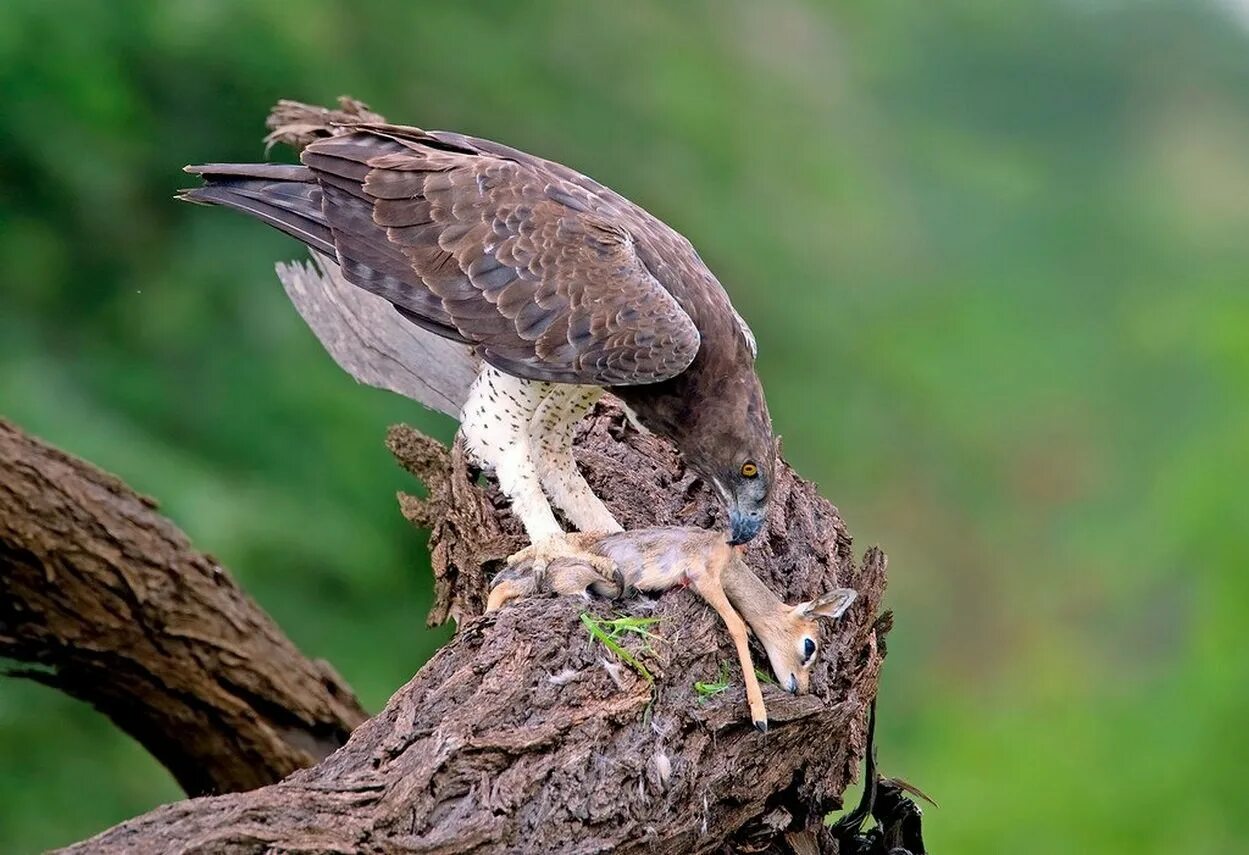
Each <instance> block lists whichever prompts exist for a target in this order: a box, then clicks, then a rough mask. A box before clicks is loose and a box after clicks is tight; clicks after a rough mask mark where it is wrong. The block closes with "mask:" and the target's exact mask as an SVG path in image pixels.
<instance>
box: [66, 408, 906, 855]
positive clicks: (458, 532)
mask: <svg viewBox="0 0 1249 855" xmlns="http://www.w3.org/2000/svg"><path fill="white" fill-rule="evenodd" d="M389 442H390V446H391V448H392V450H393V451H394V452H395V453H396V455H397V456H398V457H399V459H400V461H401V462H402V463H403V464H404V465H405V466H406V467H407V468H408V469H409V470H410V471H412V472H414V473H415V474H417V475H418V476H419V477H420V478H421V479H422V480H424V481H425V483H426V484H427V486H428V487H429V490H430V495H429V498H428V499H426V500H417V499H413V498H412V497H406V496H401V497H400V498H401V504H402V507H403V509H404V512H405V514H407V515H408V517H409V518H410V519H412V520H413V521H414V522H416V523H418V524H419V525H421V526H427V527H429V528H431V531H432V534H431V549H432V552H433V558H434V566H435V574H436V581H437V586H438V590H437V602H436V605H435V609H434V613H433V615H432V617H433V618H435V619H437V618H441V617H443V616H445V615H448V614H450V615H455V616H456V617H457V620H459V621H461V624H460V630H459V633H458V634H457V636H456V637H455V638H454V639H453V640H452V641H451V642H450V643H449V644H448V645H447V646H446V647H444V648H443V649H442V650H441V651H439V653H438V654H437V655H436V656H434V658H433V659H432V660H430V662H429V663H427V664H426V666H425V667H424V668H422V669H421V671H420V673H418V674H417V675H416V677H414V678H413V680H412V681H411V682H409V683H408V684H407V685H406V686H404V687H403V688H402V689H400V690H399V691H398V692H397V693H396V694H395V696H394V697H393V698H392V699H391V701H390V703H389V704H387V706H386V709H385V710H383V712H382V713H381V714H379V715H378V716H377V717H376V718H374V719H372V720H370V721H368V722H366V723H365V724H363V725H362V726H361V727H359V728H358V729H357V730H356V731H355V733H354V734H353V735H352V737H351V739H350V740H349V741H348V743H347V745H346V746H345V747H343V748H342V749H341V750H339V751H337V752H336V753H334V754H333V755H331V756H330V757H328V758H327V759H326V760H324V761H323V762H321V763H320V764H319V765H317V766H316V767H315V768H312V769H307V770H304V771H300V772H297V773H295V774H294V775H291V776H290V777H289V778H287V779H286V780H284V781H282V782H281V783H278V784H275V785H272V786H268V787H264V788H262V789H259V790H256V791H254V792H251V793H245V794H235V795H228V796H220V797H216V798H205V799H194V800H191V801H187V802H183V803H180V804H176V805H170V806H166V807H163V808H159V809H157V810H156V811H153V812H152V813H149V814H147V815H145V816H142V817H139V818H137V819H135V820H132V821H131V822H128V823H124V824H122V825H120V826H118V827H116V828H114V829H112V830H110V831H107V832H105V833H103V834H101V835H98V836H97V837H95V838H92V839H91V840H89V841H86V842H84V843H83V844H80V845H79V846H78V847H75V848H73V849H72V850H71V851H81V852H92V853H100V852H131V851H202V852H222V851H229V852H257V853H260V852H266V851H273V850H277V851H293V850H299V851H326V852H359V851H378V852H382V851H400V850H401V851H411V852H429V853H436V852H445V853H451V852H464V851H473V852H483V853H484V852H499V853H502V852H516V851H561V852H563V851H577V852H597V851H609V850H612V851H621V852H639V851H643V850H645V851H647V852H654V853H666V852H672V853H678V852H679V853H686V852H701V851H713V850H716V849H719V848H721V847H723V846H724V845H725V844H729V845H731V846H733V847H735V848H737V849H739V850H740V851H791V850H792V851H816V850H815V849H814V848H813V847H816V846H819V847H821V848H822V849H825V850H826V849H831V846H832V844H831V840H830V839H829V838H828V836H827V835H828V834H829V832H828V831H827V830H826V829H825V828H824V825H823V822H822V819H823V816H824V815H825V814H826V813H827V812H828V811H829V810H832V809H835V808H838V807H840V806H841V793H842V792H843V791H844V789H845V787H846V786H847V784H848V783H849V782H850V780H851V778H852V776H853V774H854V770H855V769H856V768H857V765H858V762H859V760H860V758H861V757H862V755H863V751H864V747H865V740H866V711H867V705H868V703H869V702H870V700H871V698H872V697H873V696H874V695H875V691H876V681H877V676H878V672H879V668H880V664H881V657H882V651H881V646H880V644H879V638H878V636H879V635H880V634H881V633H882V632H883V628H884V626H885V624H884V623H882V622H878V620H877V611H878V608H879V605H880V600H881V596H882V593H883V587H884V582H885V558H884V555H883V554H882V553H881V552H880V551H879V550H875V549H872V550H868V552H867V554H866V555H865V557H864V559H863V561H862V563H858V564H856V563H855V561H854V560H853V556H852V552H851V543H850V538H849V536H848V535H847V534H846V531H845V528H844V526H843V525H842V522H841V520H840V518H839V517H838V515H837V512H836V509H835V508H833V507H832V506H831V505H830V504H829V503H828V502H826V501H825V500H824V499H822V498H820V497H819V496H818V494H817V493H816V491H815V489H814V487H813V486H812V485H811V484H809V483H808V482H805V481H803V480H801V479H800V478H798V477H797V476H795V475H794V474H793V473H792V471H791V470H790V469H789V468H788V467H787V466H784V465H782V466H781V467H780V468H779V472H778V476H777V481H776V486H775V493H774V497H773V507H772V512H771V515H770V518H769V528H768V530H767V531H766V532H765V533H763V534H762V535H761V536H760V537H758V538H756V540H755V541H753V542H752V544H753V545H752V547H751V549H750V552H749V553H748V556H747V558H748V561H749V563H750V564H751V566H752V567H753V568H755V570H756V571H757V572H758V574H759V576H760V578H761V579H763V580H764V581H765V582H766V583H767V584H769V585H770V586H771V587H772V588H773V589H774V590H776V591H777V592H778V593H779V594H781V595H782V596H783V597H786V598H787V599H789V600H791V601H798V600H800V599H807V598H809V597H810V596H811V595H812V594H814V593H818V592H820V591H823V590H825V589H828V588H832V587H838V586H844V587H852V588H855V589H856V590H857V591H858V592H859V598H858V600H857V601H856V603H855V605H854V606H853V607H852V608H851V610H850V611H849V612H848V613H847V615H846V616H845V617H844V618H843V619H842V620H841V621H839V622H837V624H836V625H835V626H834V627H833V628H832V629H830V630H825V634H826V636H829V637H826V638H825V639H824V643H823V644H822V645H821V651H822V653H821V656H820V660H819V662H818V663H817V665H816V666H815V668H814V670H813V673H812V692H811V694H809V695H805V696H798V697H794V696H790V695H788V694H786V693H784V692H782V691H780V690H779V689H778V688H777V687H775V686H766V687H765V697H766V701H767V704H768V711H769V716H770V720H771V724H772V727H771V729H770V731H769V732H768V734H766V735H760V734H758V733H757V732H756V731H755V730H754V729H753V727H752V726H751V723H750V721H749V720H748V716H747V715H746V707H745V700H744V693H743V691H742V690H741V681H740V678H736V679H733V680H732V686H731V687H730V688H729V689H728V690H727V691H724V692H722V693H720V694H717V695H715V696H714V697H711V698H709V699H704V700H700V695H699V693H698V692H697V691H695V689H694V684H695V682H697V681H713V680H715V679H716V678H717V677H718V676H719V675H720V674H721V669H722V665H723V664H724V663H732V662H733V661H734V657H733V653H732V650H731V646H730V642H729V639H728V638H727V635H726V634H725V633H724V631H723V628H722V626H721V625H720V624H719V621H718V620H717V618H716V617H715V615H714V614H713V613H712V611H711V610H710V609H708V608H707V607H706V605H705V604H704V603H703V602H702V601H701V600H699V599H698V598H697V597H695V596H694V595H693V594H692V593H691V592H689V591H680V590H678V591H672V592H669V593H667V594H665V595H663V596H662V597H659V598H658V599H656V600H648V599H636V600H629V601H624V602H620V603H604V602H599V603H592V604H589V605H588V606H587V605H586V604H584V603H582V602H580V601H577V600H574V599H571V598H550V597H547V598H535V599H531V600H525V601H520V602H518V603H516V604H514V605H511V606H509V607H507V608H505V609H503V610H501V611H500V612H497V613H492V614H490V615H486V616H484V617H479V616H478V615H479V614H480V611H481V608H482V604H483V599H484V591H485V587H486V583H485V578H486V577H485V573H484V572H483V568H484V569H485V570H489V569H491V568H493V567H495V566H497V565H498V564H499V562H501V560H502V558H503V556H505V555H506V554H507V553H508V552H509V551H510V550H511V549H513V548H515V547H516V546H517V545H519V543H520V540H519V531H518V529H517V527H516V524H515V522H514V520H513V519H512V517H511V514H510V512H508V511H507V510H506V507H505V502H504V501H503V500H502V498H501V497H500V495H499V494H498V492H497V490H496V489H495V488H494V486H493V485H486V486H480V485H479V484H478V481H477V478H476V477H475V473H473V472H471V471H469V470H468V469H467V467H466V466H465V465H464V462H463V459H462V457H461V456H460V455H458V453H455V451H454V450H453V451H452V453H448V452H447V451H446V450H445V449H442V448H441V447H440V446H438V444H437V443H434V442H432V441H431V440H429V439H427V438H425V437H422V436H421V435H419V434H417V433H416V432H415V431H412V430H410V429H406V428H405V429H394V430H392V432H391V435H390V438H389ZM577 453H578V458H579V461H580V463H581V465H582V467H583V470H584V471H585V474H586V476H587V478H588V479H589V480H590V482H591V484H592V485H593V487H594V489H595V491H596V492H597V493H598V494H599V495H600V496H602V497H603V498H604V500H605V501H606V503H607V505H608V507H609V508H610V509H611V510H612V512H613V513H614V514H615V515H616V516H617V519H620V520H621V521H622V523H624V524H625V525H626V527H637V526H641V525H655V524H685V525H705V524H712V523H714V522H715V521H716V520H715V517H716V514H717V513H718V511H717V510H716V503H715V502H714V500H713V498H712V496H711V494H710V492H709V491H708V490H707V489H706V487H705V486H704V485H702V484H701V482H699V481H698V479H697V478H696V477H695V476H694V475H693V474H692V473H690V472H688V471H686V470H685V469H684V466H683V464H682V463H681V460H680V458H679V456H678V455H677V454H676V453H675V451H674V450H673V449H672V448H671V447H670V446H668V445H667V444H666V443H664V442H663V441H661V440H659V439H656V438H655V437H652V436H649V435H642V434H638V433H637V432H636V431H634V430H633V429H632V428H630V427H627V426H626V424H625V420H624V418H623V414H622V413H621V412H620V410H619V409H618V408H616V407H615V406H614V405H612V404H611V403H606V404H601V405H600V406H599V408H598V409H597V410H596V412H595V413H594V414H592V415H591V417H590V418H588V419H587V420H586V422H585V423H584V424H583V425H582V426H581V428H580V429H579V433H578V437H577ZM587 608H588V609H589V610H590V611H592V612H594V613H599V614H604V615H610V614H612V613H615V612H623V613H625V614H631V615H642V614H645V615H647V616H651V617H657V618H659V622H658V624H656V625H654V626H652V627H651V629H652V630H653V631H654V632H655V633H656V634H657V635H658V636H659V637H660V638H659V639H655V640H651V641H650V642H649V643H643V642H644V640H643V639H634V640H631V641H626V642H625V644H626V646H628V647H629V648H630V650H631V651H632V653H633V655H634V656H635V657H639V658H641V659H642V660H643V661H644V662H645V664H646V667H647V669H648V670H649V671H650V672H651V673H653V674H655V682H654V684H653V685H652V684H651V683H649V682H648V681H647V680H645V679H644V678H643V677H642V676H640V675H639V673H637V672H635V671H633V670H631V669H630V668H628V667H627V666H622V665H621V663H619V662H618V661H617V660H616V659H615V657H614V655H613V654H612V653H611V652H610V651H608V650H607V649H606V648H604V647H602V646H600V645H598V644H597V643H595V642H593V641H592V640H591V639H590V638H589V637H588V636H587V634H586V632H585V629H584V627H583V626H582V624H581V621H580V615H581V614H582V612H583V611H584V610H586V609H587ZM759 661H760V662H762V661H763V660H762V659H759ZM728 673H730V674H732V673H733V671H732V669H730V670H729V672H728Z"/></svg>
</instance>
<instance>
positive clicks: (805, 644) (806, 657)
mask: <svg viewBox="0 0 1249 855" xmlns="http://www.w3.org/2000/svg"><path fill="white" fill-rule="evenodd" d="M814 656H815V639H813V638H804V639H803V640H802V661H803V662H810V661H811V660H812V658H814Z"/></svg>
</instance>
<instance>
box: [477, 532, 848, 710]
mask: <svg viewBox="0 0 1249 855" xmlns="http://www.w3.org/2000/svg"><path fill="white" fill-rule="evenodd" d="M574 536H576V537H579V538H581V539H582V543H581V544H580V545H581V546H583V547H584V548H585V549H586V550H587V551H589V552H590V553H593V554H596V555H600V556H602V557H604V558H606V559H609V560H610V561H612V562H613V563H614V564H615V566H616V578H613V579H608V578H606V577H604V576H603V575H601V574H600V573H599V572H598V571H597V570H595V569H594V568H593V567H590V566H589V565H587V564H584V563H581V562H578V561H576V560H575V559H570V560H563V559H560V560H556V561H554V562H552V563H551V564H550V565H548V566H547V567H546V568H545V570H544V571H542V572H540V573H534V572H532V570H533V568H532V566H531V565H527V564H525V563H520V564H516V565H513V566H510V567H508V568H506V569H505V570H503V571H501V572H500V573H499V575H498V576H496V577H495V579H494V582H493V583H492V588H491V591H490V598H489V600H488V602H487V604H486V611H488V612H489V611H494V610H495V609H497V608H499V607H500V606H502V605H503V604H504V603H506V602H507V601H508V600H511V599H514V598H516V597H523V596H528V595H530V594H533V593H535V592H537V591H553V592H555V593H557V594H580V595H583V596H589V595H590V594H592V593H593V594H597V595H599V596H608V597H613V596H621V595H623V594H624V593H626V592H627V590H628V589H636V590H639V591H647V592H658V591H665V590H667V589H669V588H673V587H677V586H682V587H684V586H688V587H691V588H693V589H694V591H695V592H697V593H698V595H699V596H700V597H702V598H703V599H704V600H706V601H707V603H708V604H709V605H710V606H711V607H712V608H713V609H715V610H716V613H717V614H719V615H720V618H721V619H722V620H723V621H724V625H725V627H727V628H728V631H729V636H730V637H731V638H732V639H733V645H734V646H735V647H736V649H737V658H738V661H739V662H740V663H741V667H742V676H743V679H744V680H745V683H746V698H747V700H748V701H749V703H750V714H751V719H752V721H754V724H755V727H756V728H758V729H759V730H760V731H761V732H767V729H768V714H767V710H766V709H765V707H764V705H763V692H762V691H761V690H760V689H759V680H758V678H757V677H756V676H755V668H754V662H753V661H752V660H751V658H750V649H749V647H748V645H747V630H748V629H749V630H751V631H753V632H754V634H755V635H756V636H757V637H758V638H759V640H760V641H761V642H762V643H763V648H764V650H766V651H767V654H768V661H769V662H770V663H771V665H772V673H774V674H775V675H776V679H777V681H778V682H779V683H780V685H781V686H782V687H783V688H785V689H787V690H788V691H790V692H792V693H795V694H796V693H800V692H805V691H806V690H807V687H808V685H809V683H810V679H811V666H812V664H814V662H815V657H816V653H817V652H818V651H819V628H818V625H817V620H819V619H821V618H824V619H829V620H832V619H835V618H838V617H840V616H841V615H842V614H843V613H844V612H845V610H846V609H847V608H848V607H849V606H850V604H851V603H853V602H854V598H855V592H854V591H853V590H850V589H849V588H835V589H833V590H831V591H828V592H827V593H824V594H822V595H820V596H819V597H816V598H815V599H814V600H808V601H807V602H805V603H799V604H798V605H796V606H790V605H786V604H785V603H784V602H782V601H781V599H780V598H779V597H777V596H776V594H774V593H772V591H771V589H769V588H768V586H767V585H765V584H763V583H762V582H761V581H759V577H758V576H756V575H755V574H754V573H753V572H752V571H751V569H750V568H749V567H747V566H746V563H745V562H744V561H743V560H742V557H741V555H740V554H739V553H738V551H737V550H736V549H734V548H733V547H732V546H730V545H729V544H728V543H727V542H726V541H725V539H724V535H723V534H722V533H719V532H714V531H707V530H705V529H698V528H649V529H639V530H636V531H622V532H616V533H614V534H608V535H601V536H596V535H584V534H583V535H574Z"/></svg>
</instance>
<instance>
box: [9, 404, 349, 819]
mask: <svg viewBox="0 0 1249 855" xmlns="http://www.w3.org/2000/svg"><path fill="white" fill-rule="evenodd" d="M0 657H4V658H7V659H11V660H15V661H17V662H20V663H27V664H28V665H29V666H32V667H25V668H21V669H19V670H16V671H13V672H11V673H15V674H18V675H20V676H24V677H29V678H31V679H34V680H38V681H39V682H42V683H46V684H47V685H50V686H55V687H56V688H59V689H61V690H63V691H65V692H67V693H68V694H70V695H72V696H74V697H76V698H79V699H81V700H84V701H86V702H87V703H89V704H91V705H93V706H94V707H96V708H97V709H99V710H100V711H101V712H103V713H104V714H105V715H107V716H109V718H111V719H112V720H113V721H114V722H115V723H116V724H117V725H118V726H119V727H121V728H122V729H123V730H124V731H126V732H127V733H129V734H130V735H131V736H133V737H134V738H135V739H136V740H138V741H139V742H140V743H141V744H143V745H144V746H145V747H146V748H147V749H148V750H149V751H151V753H152V754H153V755H155V756H156V758H157V759H158V760H160V762H161V763H163V764H164V765H165V766H166V767H167V768H168V769H169V771H170V772H171V773H173V775H174V777H175V778H176V779H177V780H178V783H179V784H181V785H182V787H183V789H185V790H186V791H187V793H189V794H192V795H198V794H205V793H222V792H233V791H239V790H250V789H254V788H256V787H260V786H263V785H265V784H270V783H273V782H275V781H278V780H281V779H282V778H284V777H286V776H287V775H289V774H290V773H291V772H293V771H295V770H296V769H301V768H304V767H306V766H310V765H312V764H313V763H315V762H316V761H318V760H320V759H321V758H323V757H325V756H326V755H328V754H329V753H330V752H332V751H334V750H335V749H337V748H338V747H339V746H341V745H342V744H343V743H344V742H345V741H346V739H347V736H348V734H350V732H351V730H352V729H353V728H354V727H355V726H356V725H357V724H359V723H360V722H361V721H363V720H364V718H365V715H364V712H363V710H362V709H361V708H360V705H359V703H358V702H357V701H356V699H355V697H354V696H353V695H352V693H351V690H350V689H349V688H348V687H347V686H346V685H345V684H344V683H343V681H342V680H341V679H340V678H339V677H338V676H337V675H336V674H335V673H334V671H333V670H332V669H331V668H330V667H329V666H328V665H327V664H326V663H324V662H313V661H310V660H308V659H306V658H305V657H304V656H302V655H301V654H300V653H299V651H298V650H297V649H296V648H295V646H294V645H293V644H291V642H290V641H289V640H288V639H287V638H286V637H285V636H284V635H283V634H282V632H281V631H280V630H279V629H278V628H277V626H275V625H274V623H273V622H272V620H270V619H269V617H268V616H267V615H265V614H264V612H262V611H261V610H260V609H259V608H258V607H257V606H256V604H255V603H254V602H252V601H251V600H250V599H249V598H248V597H247V595H246V594H244V593H243V592H242V591H241V590H240V589H239V588H238V586H237V585H236V584H235V583H234V581H233V580H232V579H231V578H230V575H229V574H228V573H227V572H226V570H225V569H224V568H223V567H221V565H220V564H218V563H217V562H216V561H215V560H214V559H213V558H212V557H211V556H208V555H204V554H203V553H200V552H196V551H195V550H194V549H192V548H191V546H190V544H189V543H188V542H187V539H186V537H185V535H183V534H182V532H181V531H179V530H178V529H177V527H175V526H174V525H173V524H172V523H171V522H169V521H168V520H167V519H165V518H163V517H162V516H160V515H159V514H158V513H157V512H156V504H155V502H153V501H152V500H151V499H148V498H146V497H144V496H140V495H138V494H137V493H135V492H134V491H133V490H131V489H130V488H128V487H127V486H126V485H125V484H123V483H122V482H121V481H119V480H117V479H116V478H114V477H112V476H111V475H108V474H106V473H104V472H101V471H100V470H98V469H96V468H95V467H93V466H91V465H90V464H87V463H84V462H83V461H81V460H78V459H77V458H74V457H72V456H70V455H68V454H65V453H64V452H61V451H58V450H57V449H55V448H52V447H50V446H48V445H46V444H44V443H42V442H40V441H39V440H36V439H34V438H32V437H30V436H27V435H26V434H24V433H22V432H21V431H20V430H18V429H17V428H16V427H14V426H13V425H12V424H9V423H8V422H6V421H3V420H0Z"/></svg>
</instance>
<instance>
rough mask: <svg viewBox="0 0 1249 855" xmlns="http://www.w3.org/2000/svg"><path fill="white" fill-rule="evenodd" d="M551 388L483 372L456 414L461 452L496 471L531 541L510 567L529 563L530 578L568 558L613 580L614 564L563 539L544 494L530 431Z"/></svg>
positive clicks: (569, 538) (537, 450) (536, 448)
mask: <svg viewBox="0 0 1249 855" xmlns="http://www.w3.org/2000/svg"><path fill="white" fill-rule="evenodd" d="M554 385H555V384H551V383H542V382H536V381H531V380H522V379H521V378H519V377H513V376H511V375H508V374H504V373H502V372H500V371H498V370H496V369H494V368H491V367H489V366H487V367H485V368H483V369H482V372H481V374H479V375H478V376H477V379H476V380H475V381H473V386H472V388H471V389H469V393H468V400H467V401H466V402H465V404H464V408H463V410H462V411H461V414H460V433H461V435H462V436H463V438H464V448H465V450H466V451H467V452H468V454H469V456H470V457H471V458H472V459H473V460H474V461H475V462H477V463H478V464H479V465H481V466H482V468H485V469H492V470H494V474H495V477H496V478H498V479H499V489H501V490H502V491H503V494H504V495H506V496H507V497H508V498H509V499H510V500H511V502H512V511H513V512H514V513H515V514H516V516H517V517H519V518H520V522H521V525H523V526H524V527H525V534H527V535H528V536H529V542H530V544H532V545H531V546H529V547H527V548H525V549H522V550H521V551H520V552H518V553H516V554H515V555H513V556H511V557H510V558H509V559H508V562H509V563H516V562H519V561H532V562H533V569H534V573H536V574H538V575H541V574H542V572H543V571H544V570H545V568H546V566H547V564H548V563H549V562H550V561H552V560H554V559H556V558H572V559H575V560H577V561H579V562H581V563H583V564H588V565H589V566H591V567H593V568H594V569H596V570H598V571H599V572H600V573H602V574H603V575H604V576H606V577H607V578H611V577H612V574H613V573H614V572H615V565H614V563H613V562H612V561H611V560H610V559H607V558H604V557H603V556H601V555H597V554H595V553H592V552H589V551H588V550H587V549H586V547H585V546H584V545H583V544H582V542H581V540H582V538H581V537H579V536H578V535H567V534H565V533H564V530H563V529H562V528H561V527H560V524H559V522H558V521H557V520H556V519H555V513H554V511H552V510H551V505H550V503H549V502H548V501H547V498H546V495H545V494H544V493H543V491H542V476H541V475H540V473H539V468H538V460H539V459H540V458H541V454H542V451H541V449H540V447H539V446H538V445H537V444H536V443H535V442H534V440H533V436H532V433H531V430H530V427H531V424H532V421H533V417H534V414H535V413H537V412H538V410H539V408H540V407H541V406H542V402H543V401H544V400H545V399H546V398H547V396H548V394H549V393H550V392H551V389H552V388H554ZM587 489H588V488H587ZM609 516H610V515H609Z"/></svg>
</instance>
